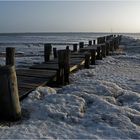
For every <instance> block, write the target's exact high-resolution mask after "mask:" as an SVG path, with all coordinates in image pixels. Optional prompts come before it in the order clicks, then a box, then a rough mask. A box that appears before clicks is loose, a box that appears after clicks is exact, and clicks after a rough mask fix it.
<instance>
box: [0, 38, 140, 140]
mask: <svg viewBox="0 0 140 140" xmlns="http://www.w3.org/2000/svg"><path fill="white" fill-rule="evenodd" d="M121 44H122V46H121V47H122V48H123V49H124V53H126V55H113V56H109V57H107V58H104V60H101V61H98V62H97V63H98V65H96V66H91V69H84V70H79V71H78V72H76V73H74V74H72V75H71V84H70V85H67V86H64V87H63V88H62V89H53V88H48V87H46V88H43V87H40V88H38V89H37V90H36V91H33V92H32V93H31V94H30V95H29V97H28V98H27V99H25V100H24V101H23V102H22V103H21V106H22V109H23V110H24V111H23V112H24V113H23V114H24V115H23V119H22V121H20V122H16V123H11V124H10V125H7V126H1V127H0V138H21V139H23V138H51V139H63V138H66V139H78V138H79V139H89V138H92V139H115V138H116V139H140V103H139V101H140V94H139V93H140V53H139V52H140V41H139V40H134V39H132V38H128V37H123V38H122V43H121ZM130 50H131V51H130Z"/></svg>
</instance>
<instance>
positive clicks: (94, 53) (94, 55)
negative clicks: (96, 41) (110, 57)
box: [90, 49, 96, 65]
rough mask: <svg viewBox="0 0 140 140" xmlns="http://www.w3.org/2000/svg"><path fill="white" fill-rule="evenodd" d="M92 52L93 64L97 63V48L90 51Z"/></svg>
mask: <svg viewBox="0 0 140 140" xmlns="http://www.w3.org/2000/svg"><path fill="white" fill-rule="evenodd" d="M90 53H91V63H90V64H91V65H95V60H96V51H95V49H92V50H91V51H90Z"/></svg>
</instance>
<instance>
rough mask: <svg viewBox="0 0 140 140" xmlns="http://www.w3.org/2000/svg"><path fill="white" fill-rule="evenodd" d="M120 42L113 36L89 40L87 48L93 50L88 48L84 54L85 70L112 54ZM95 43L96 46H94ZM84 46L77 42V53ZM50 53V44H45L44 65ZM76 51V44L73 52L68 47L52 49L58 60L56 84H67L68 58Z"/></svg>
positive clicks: (81, 50) (117, 37) (119, 38)
mask: <svg viewBox="0 0 140 140" xmlns="http://www.w3.org/2000/svg"><path fill="white" fill-rule="evenodd" d="M120 40H121V36H116V37H114V36H113V35H109V36H105V37H99V38H97V43H96V40H93V41H92V40H89V42H88V45H87V47H88V46H90V47H92V46H93V48H90V49H89V51H88V52H86V53H85V65H84V67H85V68H87V69H88V68H89V66H90V65H95V64H96V62H95V61H96V60H102V58H103V57H106V56H108V55H111V54H112V52H114V51H115V50H116V49H118V47H119V43H120ZM95 43H96V44H95ZM95 45H97V48H95ZM84 46H85V44H84V42H79V52H83V48H84ZM51 51H52V45H51V44H45V45H44V63H47V62H48V61H50V56H51ZM77 51H78V44H73V50H71V51H70V50H69V46H67V47H66V49H65V50H58V51H57V49H56V48H53V55H54V58H58V66H59V70H58V74H57V79H58V84H60V85H65V84H68V83H69V68H70V62H69V60H70V59H69V57H70V53H71V52H77Z"/></svg>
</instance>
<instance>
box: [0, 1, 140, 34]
mask: <svg viewBox="0 0 140 140" xmlns="http://www.w3.org/2000/svg"><path fill="white" fill-rule="evenodd" d="M111 30H112V32H140V1H77V2H75V1H42V2H41V1H30V2H29V1H22V2H21V1H15V2H13V1H11V2H10V1H5V2H4V1H0V33H3V32H111Z"/></svg>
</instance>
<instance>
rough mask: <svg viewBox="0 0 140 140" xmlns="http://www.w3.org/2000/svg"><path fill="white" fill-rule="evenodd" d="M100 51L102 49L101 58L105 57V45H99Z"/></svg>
mask: <svg viewBox="0 0 140 140" xmlns="http://www.w3.org/2000/svg"><path fill="white" fill-rule="evenodd" d="M101 49H102V57H106V46H105V44H104V45H101Z"/></svg>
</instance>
